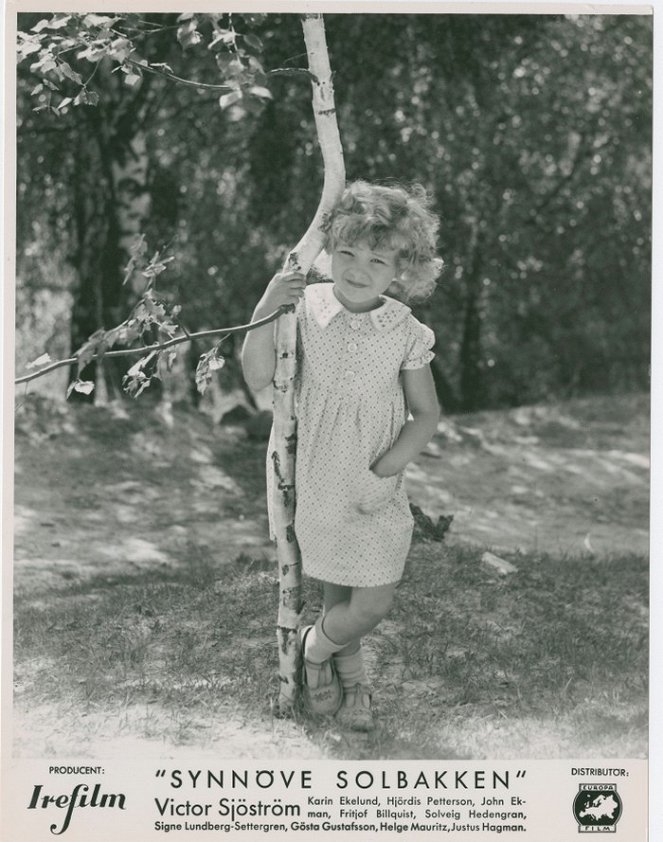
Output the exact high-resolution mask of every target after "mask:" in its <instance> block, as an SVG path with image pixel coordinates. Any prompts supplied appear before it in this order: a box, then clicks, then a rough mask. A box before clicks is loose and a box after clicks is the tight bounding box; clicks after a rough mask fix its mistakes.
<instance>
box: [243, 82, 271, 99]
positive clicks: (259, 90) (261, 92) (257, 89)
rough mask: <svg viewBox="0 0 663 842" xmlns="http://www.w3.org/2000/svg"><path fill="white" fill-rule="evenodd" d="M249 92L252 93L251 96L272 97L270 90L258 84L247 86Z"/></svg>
mask: <svg viewBox="0 0 663 842" xmlns="http://www.w3.org/2000/svg"><path fill="white" fill-rule="evenodd" d="M249 93H250V94H253V96H257V97H259V98H260V99H274V97H273V96H272V92H271V91H270V90H268V89H267V88H263V87H261V86H260V85H254V86H253V87H252V88H249Z"/></svg>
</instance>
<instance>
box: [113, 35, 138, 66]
mask: <svg viewBox="0 0 663 842" xmlns="http://www.w3.org/2000/svg"><path fill="white" fill-rule="evenodd" d="M133 51H134V45H133V44H132V43H131V41H130V40H129V39H128V38H115V39H114V40H113V41H111V43H110V47H109V49H108V55H109V56H110V57H111V58H114V59H115V60H116V61H119V62H123V61H126V59H128V58H129V56H130V55H131V53H132V52H133Z"/></svg>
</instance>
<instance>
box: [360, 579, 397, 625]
mask: <svg viewBox="0 0 663 842" xmlns="http://www.w3.org/2000/svg"><path fill="white" fill-rule="evenodd" d="M395 587H396V586H395V585H394V586H393V587H379V588H362V589H361V590H356V591H355V592H354V593H353V594H352V600H351V602H350V606H351V609H352V610H353V612H354V613H355V614H356V616H357V617H359V618H361V619H362V620H363V621H364V623H365V624H366V625H367V626H369V627H370V628H373V627H374V626H376V625H377V624H378V623H379V622H380V621H381V620H383V619H384V618H385V617H386V616H387V614H388V613H389V609H390V608H391V604H392V602H393V601H394V590H395Z"/></svg>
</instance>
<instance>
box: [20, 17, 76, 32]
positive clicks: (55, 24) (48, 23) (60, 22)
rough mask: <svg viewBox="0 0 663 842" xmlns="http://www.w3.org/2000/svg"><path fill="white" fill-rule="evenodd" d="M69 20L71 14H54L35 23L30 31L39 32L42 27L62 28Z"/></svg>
mask: <svg viewBox="0 0 663 842" xmlns="http://www.w3.org/2000/svg"><path fill="white" fill-rule="evenodd" d="M70 20H71V15H64V16H63V17H58V16H57V15H54V16H53V17H52V18H50V19H49V18H44V19H43V20H40V21H39V23H36V24H35V25H34V26H33V27H32V29H31V30H30V31H31V32H41V31H42V29H62V27H63V26H66V25H67V24H68V23H69V21H70Z"/></svg>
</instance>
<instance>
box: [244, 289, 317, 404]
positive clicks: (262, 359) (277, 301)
mask: <svg viewBox="0 0 663 842" xmlns="http://www.w3.org/2000/svg"><path fill="white" fill-rule="evenodd" d="M305 287H306V276H305V275H302V274H301V273H299V272H279V273H278V274H276V275H274V277H273V278H272V280H271V281H270V282H269V284H268V285H267V289H266V290H265V292H264V294H263V296H262V298H261V299H260V301H259V302H258V304H257V306H256V309H255V310H254V311H253V316H252V317H251V321H252V322H257V321H258V320H259V319H264V318H265V316H269V315H270V313H273V312H274V310H277V309H278V308H279V307H283V306H284V305H288V304H296V303H297V302H298V301H299V299H300V298H301V296H302V295H303V294H304V288H305ZM274 329H275V325H274V323H271V322H270V324H267V325H263V326H262V327H257V328H256V329H255V330H250V331H249V332H248V333H247V334H246V338H245V339H244V344H243V346H242V372H243V374H244V379H245V380H246V382H247V385H248V386H249V387H250V388H251V389H253V391H254V392H258V391H259V390H260V389H264V388H265V386H268V385H269V384H270V383H271V382H272V380H273V379H274V370H275V369H276V352H275V348H274Z"/></svg>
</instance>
